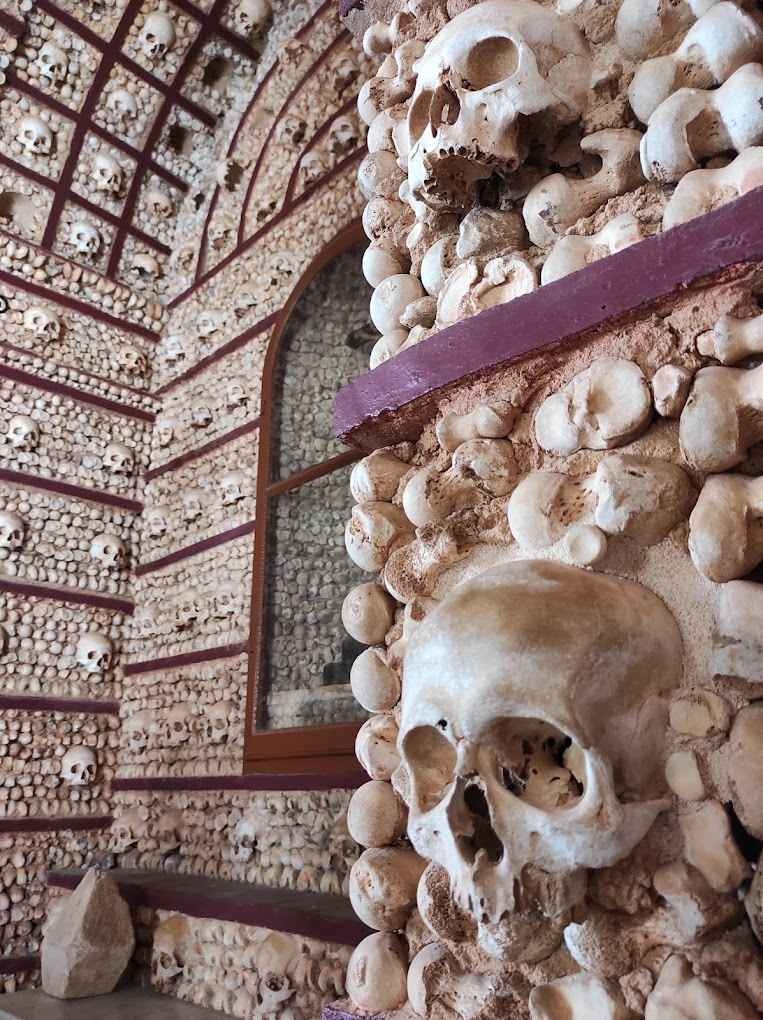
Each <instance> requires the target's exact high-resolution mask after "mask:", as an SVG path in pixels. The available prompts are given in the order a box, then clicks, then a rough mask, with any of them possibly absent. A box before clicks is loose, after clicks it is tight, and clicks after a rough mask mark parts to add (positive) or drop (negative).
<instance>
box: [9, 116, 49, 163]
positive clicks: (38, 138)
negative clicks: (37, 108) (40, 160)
mask: <svg viewBox="0 0 763 1020" xmlns="http://www.w3.org/2000/svg"><path fill="white" fill-rule="evenodd" d="M16 140H17V141H19V142H21V144H22V146H23V148H24V151H25V152H26V153H28V154H29V155H30V156H49V155H50V154H51V152H52V151H53V132H52V131H51V130H50V128H49V127H48V125H47V124H46V123H45V121H44V120H42V118H40V117H22V118H21V120H20V121H19V129H18V132H17V134H16Z"/></svg>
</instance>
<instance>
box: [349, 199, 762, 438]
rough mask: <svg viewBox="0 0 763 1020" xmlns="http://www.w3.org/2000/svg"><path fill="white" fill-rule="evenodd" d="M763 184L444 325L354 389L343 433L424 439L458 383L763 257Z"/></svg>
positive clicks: (356, 383)
mask: <svg viewBox="0 0 763 1020" xmlns="http://www.w3.org/2000/svg"><path fill="white" fill-rule="evenodd" d="M762 223H763V188H757V189H756V190H755V191H751V192H749V193H748V194H747V195H745V196H743V197H742V198H739V199H737V200H736V201H734V202H731V203H730V204H728V205H725V206H723V207H722V208H720V209H718V210H717V211H716V212H712V213H709V214H708V215H706V216H701V217H698V218H697V219H694V220H691V221H690V222H689V223H686V224H684V225H683V226H680V227H674V228H673V229H672V230H667V231H665V232H664V233H662V234H657V235H655V236H654V237H650V238H648V239H646V240H644V241H640V242H639V243H638V244H634V245H632V246H631V247H630V248H626V249H625V250H624V251H622V252H619V253H618V254H617V255H612V256H610V257H608V258H605V259H602V260H601V261H599V262H597V263H596V264H595V265H593V266H589V267H587V268H586V269H582V270H580V272H576V273H572V274H570V275H569V276H565V277H564V278H563V279H561V280H558V281H557V282H556V283H551V284H548V285H546V286H545V287H542V288H540V289H539V290H536V291H534V292H533V293H532V294H527V295H525V296H524V297H519V298H516V299H515V300H514V301H510V302H508V303H507V304H503V305H497V306H496V307H495V308H491V309H488V310H487V311H485V312H481V313H480V314H479V315H475V316H474V317H472V318H470V319H465V320H463V321H462V322H458V323H456V325H455V326H450V327H449V328H448V329H444V330H443V331H442V332H440V333H438V334H437V335H436V336H432V337H430V338H429V339H428V340H425V341H424V343H421V344H418V345H417V346H416V347H413V348H411V350H409V351H405V352H404V353H402V354H400V355H398V356H397V357H394V358H391V359H390V360H389V361H385V362H384V363H383V364H382V365H380V366H379V367H378V368H375V369H374V370H373V371H372V372H367V373H366V374H365V375H362V376H360V377H359V378H357V379H355V380H354V381H353V382H351V383H349V384H348V385H347V386H344V387H343V388H342V389H341V390H340V391H339V393H338V395H337V398H336V401H335V404H334V431H335V433H336V435H337V436H339V437H340V438H341V439H342V440H343V441H344V442H346V443H347V444H349V445H351V446H356V447H359V448H361V449H364V450H370V449H374V448H378V447H381V446H388V445H391V444H394V443H399V442H401V441H402V440H405V439H411V440H412V439H416V438H417V437H418V436H419V434H420V432H421V429H422V427H423V425H424V424H425V423H426V422H427V421H428V420H430V419H431V418H432V417H433V416H434V415H435V414H436V411H437V402H438V400H440V399H442V397H443V395H444V394H445V393H446V392H447V391H448V390H449V389H451V388H452V387H455V386H456V385H463V384H464V383H465V382H469V381H474V380H475V379H477V378H478V377H480V376H482V375H484V374H485V373H486V372H488V371H494V370H496V369H498V368H501V367H504V366H507V365H509V364H511V363H512V362H515V361H518V360H520V359H521V358H523V357H526V356H527V355H529V354H533V353H535V352H537V351H540V350H543V349H544V348H548V347H552V346H554V345H557V344H560V343H563V342H565V341H570V340H573V339H574V338H576V337H579V336H580V335H582V334H584V333H585V332H587V331H589V330H592V329H596V328H598V327H601V326H602V325H603V324H604V322H606V321H609V320H613V319H618V318H621V317H626V316H627V315H628V314H632V313H634V312H636V311H637V310H639V309H642V308H644V307H646V306H649V305H650V304H654V303H656V302H657V301H659V300H661V299H664V298H666V297H668V296H670V295H671V294H673V293H675V292H676V291H678V290H680V289H682V288H685V287H688V286H690V285H691V284H693V283H696V282H697V281H699V280H701V279H702V278H703V277H705V276H710V275H711V274H717V273H718V272H719V271H721V270H723V269H726V268H728V267H730V266H734V265H738V264H741V263H747V262H753V261H759V260H761V259H763V230H761V224H762Z"/></svg>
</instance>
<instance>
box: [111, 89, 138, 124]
mask: <svg viewBox="0 0 763 1020" xmlns="http://www.w3.org/2000/svg"><path fill="white" fill-rule="evenodd" d="M106 107H107V109H108V110H109V112H110V113H111V114H112V115H113V116H114V118H115V119H116V120H117V121H118V122H119V123H121V124H123V123H125V122H126V121H128V120H134V119H135V118H136V117H137V116H138V103H137V101H136V99H135V96H134V95H133V94H132V92H128V91H127V89H114V91H113V92H112V93H111V94H110V95H109V98H108V99H107V100H106Z"/></svg>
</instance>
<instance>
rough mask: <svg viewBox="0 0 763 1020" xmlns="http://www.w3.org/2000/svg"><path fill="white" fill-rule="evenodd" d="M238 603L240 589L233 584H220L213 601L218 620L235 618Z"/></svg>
mask: <svg viewBox="0 0 763 1020" xmlns="http://www.w3.org/2000/svg"><path fill="white" fill-rule="evenodd" d="M237 602H238V587H237V585H235V584H233V582H223V583H221V584H218V586H217V588H216V589H215V594H214V596H213V599H212V603H213V610H212V611H213V615H214V616H215V619H217V620H227V619H228V617H230V616H235V613H236V609H237Z"/></svg>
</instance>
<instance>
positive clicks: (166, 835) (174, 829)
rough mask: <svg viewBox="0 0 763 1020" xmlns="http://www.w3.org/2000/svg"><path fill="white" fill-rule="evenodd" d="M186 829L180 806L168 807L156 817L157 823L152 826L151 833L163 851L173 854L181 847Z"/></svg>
mask: <svg viewBox="0 0 763 1020" xmlns="http://www.w3.org/2000/svg"><path fill="white" fill-rule="evenodd" d="M184 829H185V821H184V819H183V812H182V811H180V810H179V809H178V808H168V809H167V810H166V811H162V812H161V814H160V815H159V817H158V818H157V819H156V825H155V826H153V827H152V830H151V835H152V837H153V839H155V840H156V845H157V848H158V849H159V850H160V851H161V852H162V853H164V854H171V853H173V852H174V851H175V850H178V849H179V848H180V844H181V843H182V840H183V831H184Z"/></svg>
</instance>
